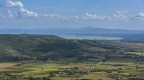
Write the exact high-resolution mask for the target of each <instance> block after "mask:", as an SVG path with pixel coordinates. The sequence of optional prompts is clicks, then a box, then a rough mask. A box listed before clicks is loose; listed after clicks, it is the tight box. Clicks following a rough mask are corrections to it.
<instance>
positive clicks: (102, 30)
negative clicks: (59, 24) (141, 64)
mask: <svg viewBox="0 0 144 80" xmlns="http://www.w3.org/2000/svg"><path fill="white" fill-rule="evenodd" d="M23 33H27V34H108V33H109V34H135V33H144V30H124V29H106V28H94V27H85V28H49V29H48V28H47V29H0V34H23Z"/></svg>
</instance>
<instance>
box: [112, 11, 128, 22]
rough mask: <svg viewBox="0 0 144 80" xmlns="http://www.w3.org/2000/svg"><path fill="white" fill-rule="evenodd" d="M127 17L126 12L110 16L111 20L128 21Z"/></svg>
mask: <svg viewBox="0 0 144 80" xmlns="http://www.w3.org/2000/svg"><path fill="white" fill-rule="evenodd" d="M129 17H130V16H129V15H127V12H116V13H115V14H112V16H111V18H112V19H116V20H128V19H129Z"/></svg>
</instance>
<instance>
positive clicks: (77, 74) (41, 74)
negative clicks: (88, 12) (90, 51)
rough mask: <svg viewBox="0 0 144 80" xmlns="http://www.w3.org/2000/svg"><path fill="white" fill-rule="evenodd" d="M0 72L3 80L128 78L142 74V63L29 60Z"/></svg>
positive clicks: (111, 79)
mask: <svg viewBox="0 0 144 80" xmlns="http://www.w3.org/2000/svg"><path fill="white" fill-rule="evenodd" d="M1 64H6V63H1ZM1 64H0V65H1ZM7 64H8V63H7ZM9 64H12V63H9ZM0 74H3V77H1V79H2V78H5V80H12V78H14V79H15V78H16V79H18V80H31V78H32V80H39V79H40V80H45V79H43V78H46V80H48V79H49V80H113V79H118V80H129V79H128V78H132V77H137V76H138V75H140V74H141V75H142V74H144V63H141V64H140V63H133V62H99V63H91V62H87V63H86V62H85V63H61V62H59V63H58V62H40V61H31V62H21V63H17V64H16V63H15V65H14V66H5V67H2V68H0ZM8 75H10V76H8Z"/></svg>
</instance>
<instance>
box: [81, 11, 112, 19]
mask: <svg viewBox="0 0 144 80" xmlns="http://www.w3.org/2000/svg"><path fill="white" fill-rule="evenodd" d="M83 18H84V19H93V20H109V19H110V16H97V15H95V14H90V13H86V14H85V16H83Z"/></svg>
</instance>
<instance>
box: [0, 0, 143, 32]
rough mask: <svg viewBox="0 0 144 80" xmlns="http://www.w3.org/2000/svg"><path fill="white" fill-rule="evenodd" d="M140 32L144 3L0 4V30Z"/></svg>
mask: <svg viewBox="0 0 144 80" xmlns="http://www.w3.org/2000/svg"><path fill="white" fill-rule="evenodd" d="M83 27H96V28H110V29H129V30H144V0H0V29H45V28H83Z"/></svg>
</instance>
